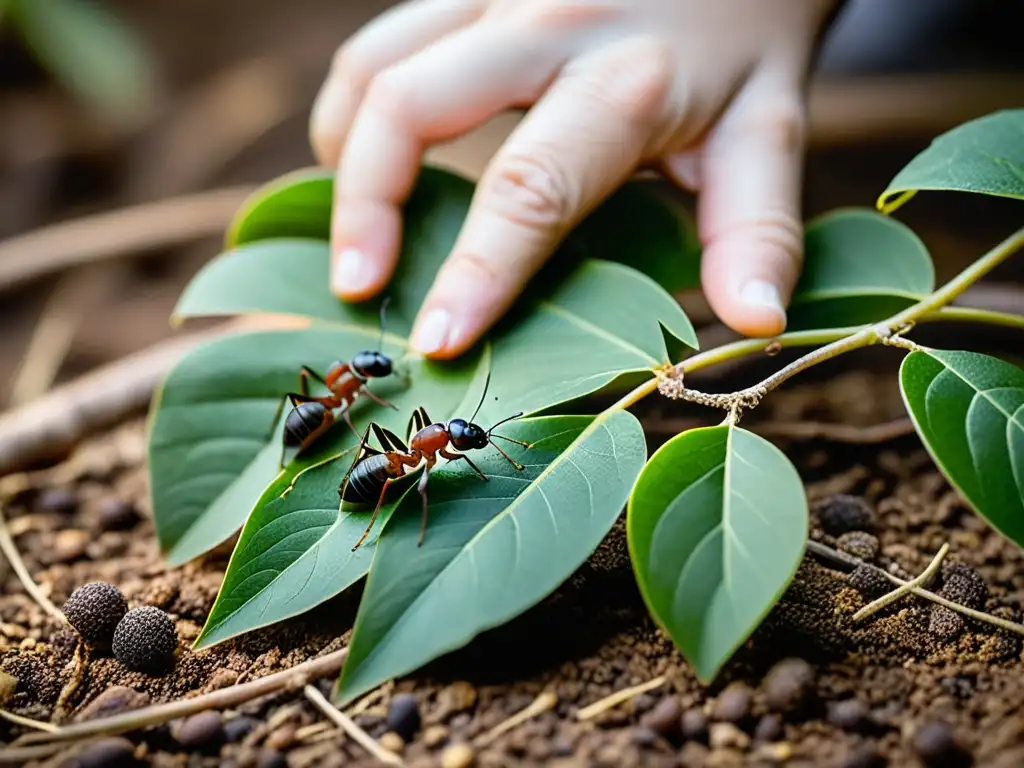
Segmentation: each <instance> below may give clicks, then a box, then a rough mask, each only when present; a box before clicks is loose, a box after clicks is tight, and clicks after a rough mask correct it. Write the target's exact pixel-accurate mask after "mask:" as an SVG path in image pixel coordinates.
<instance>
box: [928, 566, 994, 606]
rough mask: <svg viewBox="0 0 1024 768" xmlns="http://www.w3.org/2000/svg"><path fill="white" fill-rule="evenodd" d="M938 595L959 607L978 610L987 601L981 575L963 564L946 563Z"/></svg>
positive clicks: (986, 592)
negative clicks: (958, 604) (957, 604)
mask: <svg viewBox="0 0 1024 768" xmlns="http://www.w3.org/2000/svg"><path fill="white" fill-rule="evenodd" d="M940 594H941V595H942V596H943V597H945V598H948V599H950V600H952V601H953V602H955V603H960V605H964V606H967V607H968V608H974V609H975V610H980V609H982V608H984V607H985V602H986V601H987V600H988V585H987V584H986V583H985V579H983V578H982V576H981V574H980V573H978V572H977V571H976V570H974V569H973V568H971V566H969V565H965V564H964V563H955V562H953V563H946V564H945V567H944V568H943V569H942V589H941V590H940Z"/></svg>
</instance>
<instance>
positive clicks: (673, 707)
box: [640, 696, 683, 736]
mask: <svg viewBox="0 0 1024 768" xmlns="http://www.w3.org/2000/svg"><path fill="white" fill-rule="evenodd" d="M682 714H683V707H682V705H681V704H680V703H679V697H678V696H666V697H665V698H663V699H662V700H661V701H659V702H658V703H657V704H656V705H655V707H654V709H652V710H651V711H650V712H647V713H646V714H644V716H643V717H641V718H640V725H642V726H643V727H645V728H649V729H651V730H652V731H654V732H655V733H659V734H661V735H662V736H671V735H673V734H675V733H678V732H679V719H680V717H682Z"/></svg>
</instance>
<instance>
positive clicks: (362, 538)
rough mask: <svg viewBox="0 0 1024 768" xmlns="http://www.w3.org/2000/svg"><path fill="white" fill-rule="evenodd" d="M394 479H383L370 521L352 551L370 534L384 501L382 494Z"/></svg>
mask: <svg viewBox="0 0 1024 768" xmlns="http://www.w3.org/2000/svg"><path fill="white" fill-rule="evenodd" d="M393 482H394V480H393V479H392V478H390V477H389V478H388V479H387V480H385V481H384V487H383V488H381V489H380V498H378V499H377V506H376V507H374V509H373V514H372V515H370V523H369V525H367V526H366V530H365V531H363V535H362V536H360V537H359V541H357V542H356V544H355V546H354V547H352V551H353V552H355V551H356V550H357V549H359V545H360V544H362V543H363V542H364V541H366V537H367V536H369V535H370V531H371V530H372V529H373V524H374V523H375V522H376V521H377V515H379V514H380V507H381V505H382V504H383V503H384V494H386V493H387V492H388V488H389V487H391V483H393Z"/></svg>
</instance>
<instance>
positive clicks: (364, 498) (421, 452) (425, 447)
mask: <svg viewBox="0 0 1024 768" xmlns="http://www.w3.org/2000/svg"><path fill="white" fill-rule="evenodd" d="M490 381H491V376H490V374H488V375H487V382H486V383H485V384H484V393H483V395H482V396H481V397H480V402H479V403H478V404H477V406H476V410H475V411H473V415H472V416H470V417H469V421H467V420H466V419H451V420H450V421H448V422H447V423H444V422H436V423H433V422H431V420H430V417H429V416H427V412H426V410H425V409H423V408H422V407H420V408H417V409H416V410H415V411H414V412H413V414H412V418H411V419H410V420H409V428H408V429H407V430H406V438H407V439H408V436H409V434H410V433H412V431H413V429H415V430H416V433H415V434H413V435H412V439H411V440H409V447H408V448H407V447H406V445H405V443H403V442H402V441H401V440H400V439H399V438H398V436H397V435H395V433H394V432H392V431H390V430H389V429H387V428H385V427H382V426H380V425H379V424H376V423H374V422H370V424H368V425H367V426H366V431H365V432H364V433H363V438H362V440H361V441H360V442H359V448H358V449H357V451H356V458H355V460H354V461H353V462H352V466H351V467H349V470H348V472H346V473H345V477H344V478H342V481H341V485H340V486H339V487H338V495H339V496H340V497H341V500H342V502H346V501H348V502H354V503H361V504H371V503H373V501H374V500H375V499H376V502H377V506H376V507H375V508H374V510H373V515H372V516H371V517H370V523H369V525H367V526H366V530H365V531H363V535H362V536H360V537H359V541H357V542H356V544H355V546H354V547H352V550H353V551H355V550H356V549H357V548H358V547H359V545H360V544H362V543H363V542H364V541H365V540H366V537H367V536H368V535H369V533H370V529H371V528H373V523H374V521H375V520H376V519H377V514H378V513H379V512H380V508H381V504H383V503H384V495H385V494H386V493H387V490H388V488H389V487H390V486H391V484H392V483H394V482H397V481H398V480H400V479H401V478H403V477H404V476H405V475H406V474H407V473H409V472H410V471H412V470H414V469H417V468H419V467H420V465H423V475H422V476H421V477H420V480H419V483H418V484H417V485H416V490H417V491H419V494H420V497H421V498H422V499H423V522H422V524H421V525H420V536H419V539H418V541H417V544H416V546H420V545H422V544H423V534H424V533H425V532H426V530H427V481H428V479H429V477H430V470H431V469H432V468H433V466H434V464H436V463H437V459H438V456H441V457H442V458H445V459H448V460H449V461H457V460H460V459H461V460H463V461H465V462H466V463H467V464H469V466H470V467H472V468H473V471H474V472H476V474H477V475H478V476H479V477H480V479H481V480H487V479H488V477H487V475H485V474H484V473H483V472H481V471H480V468H479V467H477V465H476V464H474V463H473V460H472V459H471V458H469V456H467V455H466V454H465V453H454V452H452V451H450V450H448V446H449V445H450V446H451V447H452V448H455V449H456V450H459V451H469V450H477V449H480V448H486V447H487V446H488V445H493V446H494V447H495V448H496V449H497V451H498V453H500V454H501V455H502V456H504V457H505V459H506V460H508V462H509V463H510V464H511V465H512V466H513V467H515V468H516V469H517V470H519V471H520V472H521V471H522V470H523V469H525V467H524V466H523V465H522V464H520V463H519V462H518V461H516V460H515V459H513V458H512V457H511V456H509V455H508V454H507V453H505V451H503V450H502V449H501V448H500V447H499V446H498V445H497V443H495V442H494V440H493V438H496V437H497V438H500V439H502V440H507V441H508V442H510V443H515V444H516V445H521V446H523V447H524V448H529V447H530V445H529V444H528V443H524V442H522V441H521V440H514V439H512V438H511V437H505V436H504V435H496V434H494V430H495V429H496V428H497V427H499V426H501V425H502V424H505V423H506V422H509V421H512V420H513V419H518V418H519V417H520V416H522V415H523V414H522V412H520V413H517V414H515V415H514V416H509V417H508V418H507V419H502V420H501V421H499V422H497V423H496V424H495V425H494V426H492V427H491V428H490V429H487V430H485V429H484V428H483V427H481V426H479V425H477V424H474V423H473V419H475V418H476V415H477V413H479V412H480V406H481V405H483V402H484V397H486V396H487V387H488V385H489V384H490ZM371 429H372V430H373V433H374V435H375V436H376V437H377V441H378V442H379V443H380V446H381V448H383V451H378V450H376V449H375V448H371V447H370V446H369V445H368V444H367V440H368V439H369V436H370V430H371Z"/></svg>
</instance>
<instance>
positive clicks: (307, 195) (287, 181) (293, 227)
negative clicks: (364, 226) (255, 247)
mask: <svg viewBox="0 0 1024 768" xmlns="http://www.w3.org/2000/svg"><path fill="white" fill-rule="evenodd" d="M333 194H334V172H333V171H329V170H327V169H325V168H303V169H300V170H298V171H293V172H292V173H287V174H285V175H284V176H280V177H278V178H276V179H274V180H273V181H271V182H269V183H267V184H264V185H263V186H262V187H260V188H259V189H257V190H256V191H255V192H253V193H252V195H250V196H249V199H248V200H246V201H245V202H244V203H243V204H242V207H241V208H240V209H239V211H238V213H237V214H235V218H234V220H233V221H232V222H231V226H230V227H228V232H227V236H226V238H225V242H226V245H227V247H228V248H237V247H238V246H240V245H245V244H246V243H255V242H258V241H260V240H269V239H272V238H279V237H281V238H292V237H301V238H309V239H311V240H322V241H324V242H326V241H328V240H330V237H331V200H332V199H333Z"/></svg>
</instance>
